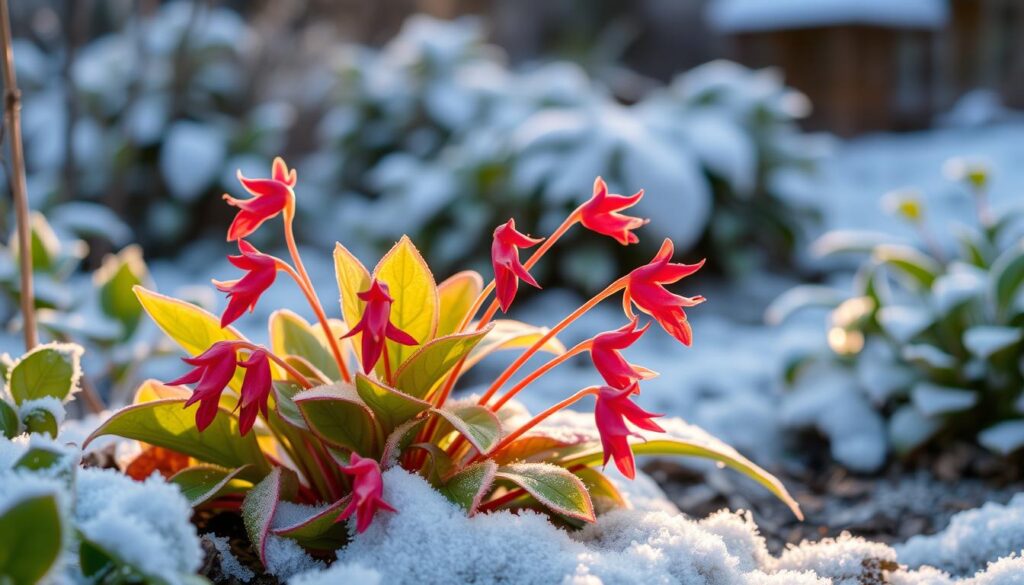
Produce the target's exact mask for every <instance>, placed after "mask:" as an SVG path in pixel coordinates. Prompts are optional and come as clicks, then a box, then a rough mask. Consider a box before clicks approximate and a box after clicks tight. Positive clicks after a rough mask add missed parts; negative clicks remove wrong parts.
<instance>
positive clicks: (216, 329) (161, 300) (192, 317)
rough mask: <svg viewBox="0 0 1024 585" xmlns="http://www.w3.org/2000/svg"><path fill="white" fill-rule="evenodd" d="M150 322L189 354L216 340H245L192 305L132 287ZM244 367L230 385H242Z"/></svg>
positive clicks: (195, 352)
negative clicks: (151, 320)
mask: <svg viewBox="0 0 1024 585" xmlns="http://www.w3.org/2000/svg"><path fill="white" fill-rule="evenodd" d="M134 291H135V296H136V297H138V299H139V302H140V303H142V308H143V309H145V311H146V313H147V314H148V315H149V317H150V318H151V319H153V322H154V323H156V324H157V326H158V327H160V329H161V330H162V331H163V332H164V333H165V334H167V337H170V338H171V339H172V340H174V342H175V343H177V344H178V345H179V346H181V348H182V349H183V350H185V353H187V354H188V355H190V356H194V355H198V354H200V353H203V352H204V351H206V350H207V349H208V348H209V347H210V346H211V345H213V344H214V343H216V342H218V341H233V340H237V339H245V338H244V337H243V336H242V334H241V333H239V332H238V331H237V330H235V328H234V327H225V328H223V329H222V328H221V326H220V319H219V318H217V317H216V316H214V315H212V314H211V313H209V312H208V311H205V310H203V309H201V308H199V307H197V306H195V305H193V304H190V303H186V302H185V301H181V300H178V299H174V298H171V297H168V296H164V295H162V294H160V293H156V292H153V291H151V290H148V289H146V288H144V287H141V286H137V287H135V288H134ZM244 377H245V370H243V369H242V368H238V369H237V370H236V371H235V377H234V378H232V380H231V384H230V386H231V388H233V389H235V390H236V391H237V390H239V389H240V388H241V387H242V378H244Z"/></svg>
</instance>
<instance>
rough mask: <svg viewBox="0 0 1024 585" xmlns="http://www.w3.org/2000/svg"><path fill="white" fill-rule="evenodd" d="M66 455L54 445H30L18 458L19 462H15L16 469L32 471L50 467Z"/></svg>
mask: <svg viewBox="0 0 1024 585" xmlns="http://www.w3.org/2000/svg"><path fill="white" fill-rule="evenodd" d="M65 456H66V454H65V453H63V452H61V451H59V450H57V449H54V448H52V447H47V446H42V445H36V446H34V447H30V448H29V450H28V451H26V452H25V454H24V455H22V456H21V457H20V458H19V459H18V461H17V463H15V464H14V469H28V470H30V471H39V470H40V469H49V468H51V467H53V466H54V465H56V464H58V463H60V462H61V461H62V460H64V458H65Z"/></svg>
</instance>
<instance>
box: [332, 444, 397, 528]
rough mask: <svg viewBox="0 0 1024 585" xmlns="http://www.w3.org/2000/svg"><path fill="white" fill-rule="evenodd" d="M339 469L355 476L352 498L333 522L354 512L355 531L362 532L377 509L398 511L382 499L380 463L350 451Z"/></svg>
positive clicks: (371, 520) (345, 518)
mask: <svg viewBox="0 0 1024 585" xmlns="http://www.w3.org/2000/svg"><path fill="white" fill-rule="evenodd" d="M341 470H342V471H343V472H344V473H346V474H348V475H354V476H355V478H354V479H353V480H352V496H351V498H352V499H351V500H349V502H348V506H346V507H345V509H344V510H342V511H341V514H339V515H338V518H337V519H336V520H335V522H340V521H342V520H347V519H348V518H351V517H352V514H355V515H356V532H359V533H362V532H363V531H365V530H366V529H367V528H369V527H370V523H371V522H373V515H374V514H376V513H377V510H387V511H388V512H397V511H398V510H396V509H394V508H393V507H392V506H391V504H388V503H387V502H385V501H384V499H383V494H384V481H383V479H382V478H381V474H380V465H378V464H377V462H376V461H374V460H373V459H369V458H364V457H360V456H359V454H358V453H352V458H351V459H349V464H348V465H342V466H341Z"/></svg>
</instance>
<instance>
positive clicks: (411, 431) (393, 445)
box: [380, 418, 426, 469]
mask: <svg viewBox="0 0 1024 585" xmlns="http://www.w3.org/2000/svg"><path fill="white" fill-rule="evenodd" d="M424 423H426V419H425V418H419V419H412V420H407V421H405V422H404V423H402V424H400V425H398V427H397V428H396V429H395V430H393V431H391V434H390V435H388V436H387V439H385V440H384V449H383V452H382V453H381V457H380V461H381V465H382V466H383V467H384V468H385V469H387V468H389V467H394V466H395V465H397V463H398V457H399V455H401V454H402V453H403V452H405V450H406V449H407V448H408V447H409V445H410V444H411V443H412V442H413V441H414V440H416V435H417V433H419V432H420V428H422V427H423V424H424Z"/></svg>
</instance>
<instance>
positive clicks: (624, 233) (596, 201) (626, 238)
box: [580, 177, 650, 246]
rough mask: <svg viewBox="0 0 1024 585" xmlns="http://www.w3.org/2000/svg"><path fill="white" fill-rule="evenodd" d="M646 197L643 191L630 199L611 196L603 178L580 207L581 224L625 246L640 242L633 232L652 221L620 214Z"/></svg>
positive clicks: (598, 179)
mask: <svg viewBox="0 0 1024 585" xmlns="http://www.w3.org/2000/svg"><path fill="white" fill-rule="evenodd" d="M643 196H644V192H643V190H642V189H641V190H640V191H637V192H636V193H634V194H633V195H631V196H629V197H623V196H622V195H609V194H608V185H606V184H605V182H604V180H603V179H601V177H598V178H597V179H596V180H595V181H594V194H593V196H591V198H590V200H589V201H587V202H586V203H584V204H583V205H582V206H581V207H580V223H582V224H583V226H584V227H586V228H587V229H589V230H592V231H595V232H597V233H599V234H604V235H606V236H611V237H613V238H615V240H616V241H618V242H619V243H620V244H622V245H623V246H626V245H629V244H635V243H637V242H639V241H640V239H639V238H637V237H636V234H634V233H633V230H635V229H637V228H639V227H642V226H644V225H646V224H647V223H648V222H649V221H650V220H649V219H643V218H640V217H630V216H628V215H623V214H621V213H618V212H619V211H622V210H623V209H626V208H629V207H632V206H634V205H636V203H637V201H640V198H641V197H643Z"/></svg>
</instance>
